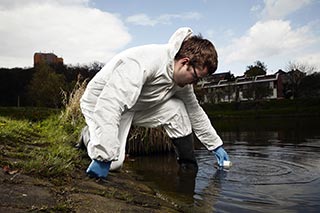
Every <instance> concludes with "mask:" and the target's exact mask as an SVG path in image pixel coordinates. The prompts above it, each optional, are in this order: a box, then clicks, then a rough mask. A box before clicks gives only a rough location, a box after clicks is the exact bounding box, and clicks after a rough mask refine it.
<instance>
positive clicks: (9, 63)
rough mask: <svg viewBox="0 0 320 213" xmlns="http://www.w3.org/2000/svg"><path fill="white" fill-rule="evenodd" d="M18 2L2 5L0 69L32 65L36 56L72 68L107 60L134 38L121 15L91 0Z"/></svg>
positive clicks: (3, 2) (2, 3) (0, 10)
mask: <svg viewBox="0 0 320 213" xmlns="http://www.w3.org/2000/svg"><path fill="white" fill-rule="evenodd" d="M18 2H20V4H21V1H14V0H5V1H2V2H1V3H0V37H1V40H0V46H1V49H0V67H15V66H18V67H19V66H22V67H23V66H32V64H33V54H34V52H38V51H41V52H52V51H54V52H55V54H56V55H58V56H62V57H63V58H64V61H65V62H66V63H67V64H75V63H90V62H93V61H101V62H104V61H106V60H108V59H109V58H110V57H111V56H113V55H114V51H116V50H117V49H119V48H121V47H123V46H125V45H126V44H127V43H128V42H129V41H130V39H131V37H130V35H129V34H128V32H127V31H126V29H125V27H124V25H123V23H122V22H121V20H119V19H118V18H117V17H116V16H114V15H112V14H110V13H106V12H102V11H100V10H98V9H94V8H89V7H88V6H87V5H88V4H89V0H55V1H52V0H50V1H49V0H44V1H40V0H25V1H24V3H23V5H19V4H18Z"/></svg>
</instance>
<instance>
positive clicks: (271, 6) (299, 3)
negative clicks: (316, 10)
mask: <svg viewBox="0 0 320 213" xmlns="http://www.w3.org/2000/svg"><path fill="white" fill-rule="evenodd" d="M264 2H265V7H264V9H263V10H262V17H263V19H264V20H266V19H281V18H285V17H286V16H287V15H289V14H291V13H293V12H295V11H297V10H299V9H300V8H302V7H304V6H306V5H308V4H310V3H311V2H312V0H264Z"/></svg>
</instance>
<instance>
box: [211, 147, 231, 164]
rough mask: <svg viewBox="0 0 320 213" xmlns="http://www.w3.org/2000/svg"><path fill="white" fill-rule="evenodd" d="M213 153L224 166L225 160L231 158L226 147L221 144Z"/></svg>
mask: <svg viewBox="0 0 320 213" xmlns="http://www.w3.org/2000/svg"><path fill="white" fill-rule="evenodd" d="M212 153H213V154H215V155H216V158H217V161H218V165H219V167H222V166H223V161H225V160H226V161H228V160H229V156H228V154H227V152H226V151H225V150H224V148H222V146H219V147H218V148H216V149H215V150H213V151H212Z"/></svg>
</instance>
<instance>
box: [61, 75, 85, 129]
mask: <svg viewBox="0 0 320 213" xmlns="http://www.w3.org/2000/svg"><path fill="white" fill-rule="evenodd" d="M86 87H87V80H84V81H82V82H81V81H80V77H78V80H77V83H76V85H75V87H74V88H73V90H72V91H71V93H70V94H69V95H68V94H67V92H65V91H62V94H63V96H64V99H63V103H64V106H65V110H64V111H63V112H62V115H61V118H62V120H63V121H64V122H70V123H71V124H72V125H73V126H75V125H78V124H81V123H83V122H84V117H83V115H82V112H81V109H80V99H81V97H82V95H83V93H84V91H85V89H86Z"/></svg>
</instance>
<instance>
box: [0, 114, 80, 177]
mask: <svg viewBox="0 0 320 213" xmlns="http://www.w3.org/2000/svg"><path fill="white" fill-rule="evenodd" d="M3 111H5V113H2V112H3ZM42 113H43V114H42ZM35 114H36V115H40V116H39V117H37V119H36V120H37V121H33V120H34V119H35V118H34V117H33V116H34V115H35ZM0 115H1V116H0V126H1V128H0V135H1V140H2V143H1V149H2V155H1V158H0V163H1V164H2V165H7V166H9V167H11V168H12V169H15V170H21V171H23V172H24V173H26V174H31V173H32V174H33V175H41V176H42V177H63V176H67V175H68V174H70V173H72V171H73V170H74V169H75V167H76V165H80V164H81V162H80V161H81V159H82V158H80V157H79V151H78V150H76V149H74V148H73V146H74V145H75V142H76V141H77V137H78V134H79V129H78V128H77V127H76V126H71V125H69V124H67V123H65V122H63V121H62V119H61V117H60V114H59V113H57V111H55V112H52V111H51V110H47V111H45V110H38V109H36V108H34V109H33V110H32V109H28V110H25V109H21V110H18V109H12V111H11V113H9V110H8V109H7V108H5V109H3V108H1V109H0ZM17 115H19V116H18V117H16V116H17ZM30 115H31V117H30ZM40 118H41V119H40ZM13 159H14V160H13Z"/></svg>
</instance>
